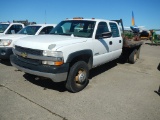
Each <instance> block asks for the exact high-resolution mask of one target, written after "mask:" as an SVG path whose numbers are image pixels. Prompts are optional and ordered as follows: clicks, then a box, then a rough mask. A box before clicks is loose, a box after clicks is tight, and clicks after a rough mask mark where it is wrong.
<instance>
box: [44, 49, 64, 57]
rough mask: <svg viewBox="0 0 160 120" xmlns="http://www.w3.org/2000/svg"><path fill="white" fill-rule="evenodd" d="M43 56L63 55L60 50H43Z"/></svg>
mask: <svg viewBox="0 0 160 120" xmlns="http://www.w3.org/2000/svg"><path fill="white" fill-rule="evenodd" d="M43 56H51V57H63V53H62V52H61V51H48V50H44V51H43Z"/></svg>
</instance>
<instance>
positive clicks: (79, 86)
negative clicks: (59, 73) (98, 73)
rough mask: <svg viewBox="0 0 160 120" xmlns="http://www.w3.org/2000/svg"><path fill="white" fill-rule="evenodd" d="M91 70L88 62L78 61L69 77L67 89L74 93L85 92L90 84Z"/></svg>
mask: <svg viewBox="0 0 160 120" xmlns="http://www.w3.org/2000/svg"><path fill="white" fill-rule="evenodd" d="M88 76H89V68H88V65H87V63H86V62H84V61H78V62H76V63H74V64H73V65H72V66H71V68H70V72H69V75H68V79H67V82H66V88H67V89H68V90H69V91H71V92H73V93H76V92H79V91H81V90H83V89H84V88H85V87H86V86H87V84H88V82H89V81H88Z"/></svg>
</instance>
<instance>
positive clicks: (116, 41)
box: [109, 22, 123, 59]
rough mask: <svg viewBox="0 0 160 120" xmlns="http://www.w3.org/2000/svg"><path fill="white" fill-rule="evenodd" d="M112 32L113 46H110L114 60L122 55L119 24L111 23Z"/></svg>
mask: <svg viewBox="0 0 160 120" xmlns="http://www.w3.org/2000/svg"><path fill="white" fill-rule="evenodd" d="M109 26H110V31H111V32H112V38H111V40H110V41H111V42H112V43H111V44H110V45H109V51H110V52H111V53H112V59H116V58H118V57H119V56H120V55H121V53H122V45H123V41H122V37H121V35H120V34H121V33H120V30H119V28H118V25H117V23H115V22H109Z"/></svg>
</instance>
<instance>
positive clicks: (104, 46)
mask: <svg viewBox="0 0 160 120" xmlns="http://www.w3.org/2000/svg"><path fill="white" fill-rule="evenodd" d="M105 32H109V29H108V25H107V23H106V22H99V23H98V26H97V30H96V34H95V39H94V40H93V49H94V51H93V67H94V66H98V65H100V64H103V63H106V62H108V61H110V60H112V55H111V53H110V52H111V49H110V47H111V45H112V43H113V39H112V38H102V37H98V36H101V34H102V33H105Z"/></svg>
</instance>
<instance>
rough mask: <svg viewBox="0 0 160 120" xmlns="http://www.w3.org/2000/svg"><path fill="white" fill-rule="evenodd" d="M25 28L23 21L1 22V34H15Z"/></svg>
mask: <svg viewBox="0 0 160 120" xmlns="http://www.w3.org/2000/svg"><path fill="white" fill-rule="evenodd" d="M22 28H24V24H22V23H3V22H2V23H0V35H6V34H15V33H17V32H19V31H20V30H21V29H22Z"/></svg>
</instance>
